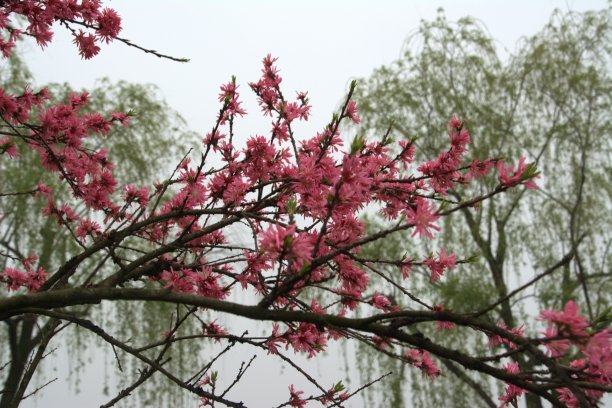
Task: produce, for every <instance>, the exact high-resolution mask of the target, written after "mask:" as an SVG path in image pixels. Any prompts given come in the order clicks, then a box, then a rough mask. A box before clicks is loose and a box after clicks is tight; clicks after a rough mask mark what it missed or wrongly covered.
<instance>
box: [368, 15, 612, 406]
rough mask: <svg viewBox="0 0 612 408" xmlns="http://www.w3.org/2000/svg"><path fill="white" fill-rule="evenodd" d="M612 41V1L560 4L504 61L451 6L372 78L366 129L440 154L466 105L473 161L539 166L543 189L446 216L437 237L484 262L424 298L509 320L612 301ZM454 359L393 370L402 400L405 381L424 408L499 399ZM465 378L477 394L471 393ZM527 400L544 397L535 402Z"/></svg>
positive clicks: (474, 346) (390, 250)
mask: <svg viewBox="0 0 612 408" xmlns="http://www.w3.org/2000/svg"><path fill="white" fill-rule="evenodd" d="M611 40H612V26H611V12H610V9H609V8H608V9H605V10H601V11H597V12H587V13H582V14H581V13H573V12H570V13H561V12H555V13H554V14H553V16H552V17H551V20H550V23H549V24H548V25H547V26H546V27H544V28H543V29H542V31H540V32H539V33H538V34H536V35H534V36H533V37H531V38H526V39H524V40H523V41H521V42H520V43H519V45H518V46H517V49H516V51H515V52H513V53H510V54H509V55H507V56H504V57H502V55H500V54H503V52H502V51H501V50H500V49H499V48H498V46H497V45H496V43H495V41H494V39H493V38H491V37H490V35H489V33H488V32H487V31H486V29H485V28H484V27H483V26H482V25H481V24H480V23H479V22H477V21H475V20H473V19H471V18H464V19H461V20H459V21H458V22H457V23H450V22H448V21H447V20H446V19H445V18H444V15H443V14H442V12H441V13H440V15H439V17H438V18H437V19H436V20H435V21H431V22H423V23H422V25H421V27H420V28H419V30H418V31H417V32H416V33H414V34H412V35H411V36H410V37H409V38H408V40H407V41H406V45H405V48H404V51H403V53H402V56H401V58H400V59H398V60H397V61H395V62H394V63H393V64H391V65H389V66H384V67H381V68H379V69H377V70H376V71H375V72H374V73H373V74H372V76H371V77H370V78H368V79H367V80H365V81H363V82H364V83H363V84H362V86H361V87H359V88H358V90H357V98H358V99H359V100H360V101H361V104H360V108H361V112H362V117H361V118H362V123H361V127H360V129H361V130H360V131H364V130H363V129H364V128H365V129H367V131H368V132H369V133H370V134H373V135H381V134H385V133H386V132H387V131H388V130H387V129H388V128H389V127H390V126H391V129H392V130H391V135H393V136H394V137H398V138H401V139H406V140H415V138H416V136H417V135H418V136H419V137H418V138H416V141H415V144H416V146H417V153H416V154H417V157H431V155H432V154H436V153H437V152H438V151H439V145H440V143H441V141H442V140H444V138H445V134H444V133H445V132H444V129H445V122H446V119H445V118H447V117H449V116H451V115H457V116H458V117H464V118H466V122H467V124H468V126H470V129H472V131H473V134H474V135H476V137H474V144H473V147H474V153H475V157H479V158H484V157H518V156H520V155H526V156H527V158H528V160H530V161H535V162H537V163H538V168H539V169H540V170H541V178H540V179H539V180H538V181H537V184H538V187H539V188H538V190H537V191H536V192H535V193H531V194H528V193H526V191H525V190H524V189H523V190H517V191H514V192H512V193H511V194H507V195H504V197H503V198H500V199H499V200H494V201H488V202H486V203H483V204H482V205H480V206H479V207H478V208H477V209H476V210H474V209H468V208H465V209H463V210H462V211H460V212H458V213H456V214H454V215H453V216H451V217H449V218H447V219H446V220H445V229H444V233H443V234H441V235H440V237H439V243H440V244H441V245H443V246H448V247H449V248H450V249H451V250H452V251H458V252H461V253H465V254H473V255H477V258H478V259H477V261H475V262H474V263H470V264H468V265H463V266H461V267H460V269H459V270H458V271H456V272H455V273H453V274H449V275H448V276H447V278H446V279H447V280H446V282H444V283H443V284H441V285H434V286H431V285H423V281H422V279H411V283H412V286H411V287H412V288H413V289H414V290H418V293H419V294H420V295H421V296H426V298H427V299H430V300H431V301H432V302H434V303H441V304H444V306H445V308H447V309H449V310H453V311H457V312H463V311H468V310H486V311H487V313H486V315H485V316H486V317H487V319H488V320H489V321H491V322H493V323H495V322H501V323H503V324H505V325H506V326H507V327H510V328H518V327H521V326H523V325H526V326H527V328H528V329H530V327H529V324H526V318H527V316H529V315H533V314H534V310H537V308H542V307H543V308H550V307H558V306H559V305H561V304H565V302H567V301H568V300H570V299H575V300H577V301H579V302H581V303H582V304H584V305H585V307H586V309H587V313H588V315H589V316H590V318H591V319H595V318H596V317H597V316H600V315H601V314H602V313H603V314H605V312H606V311H607V310H608V309H607V308H608V307H609V305H610V293H611V291H610V289H611V285H612V280H611V279H610V271H609V265H610V251H609V249H610V244H611V242H612V235H611V233H610V231H611V230H612V229H611V222H610V221H611V214H612V213H611V211H610V210H611V206H610V203H611V200H610V198H611V193H612V184H611V183H610V174H611V173H610V157H611V156H610V147H611V141H612V138H611V137H610V135H611V130H612V128H611V126H612V116H611V115H610V112H611V108H612V105H611V102H612V100H611V97H612V92H611V91H612V78H611V75H610V73H611V72H610V67H611V65H610V63H611V59H610V57H611V55H612V54H611V44H612V41H611ZM491 187H492V180H490V179H481V180H479V181H478V182H476V183H473V184H472V185H471V187H470V188H471V189H472V190H470V191H471V192H472V194H474V193H476V194H477V193H483V192H485V191H487V190H489V189H490V188H491ZM450 197H451V198H452V199H453V200H457V201H461V200H463V199H464V198H465V193H462V192H458V191H456V190H451V191H450ZM369 221H372V220H369ZM378 225H380V221H379V224H377V227H378ZM377 227H373V228H377ZM458 237H465V238H463V239H458ZM409 239H410V238H409V237H408V234H407V233H405V234H404V235H403V236H401V237H400V236H396V237H395V238H393V239H386V240H385V241H381V242H378V243H376V244H372V245H370V247H369V248H368V252H369V253H371V254H381V255H380V256H381V257H400V256H405V255H406V254H405V253H404V251H405V250H404V248H405V241H406V240H409ZM415 244H416V243H415ZM426 244H427V245H426V246H425V248H427V249H429V248H430V246H429V243H426ZM414 251H416V248H415V250H414ZM414 251H408V255H411V256H413V255H412V253H413V252H414ZM570 257H571V260H570ZM417 273H418V272H417ZM527 282H529V283H531V284H530V285H528V286H525V287H523V286H522V285H523V284H525V283H527ZM518 289H520V290H518ZM393 295H394V296H397V295H398V293H397V291H395V293H393ZM509 295H512V296H509ZM494 303H496V306H495V307H494V308H489V307H487V305H490V304H494ZM422 330H423V332H424V333H427V335H428V336H433V337H435V338H436V339H438V340H440V341H443V342H444V343H445V344H449V345H450V344H458V343H461V344H468V345H469V347H470V348H471V350H472V351H473V352H474V353H484V352H486V350H487V348H488V345H487V341H486V339H484V338H482V337H481V338H476V337H466V333H465V332H462V331H452V332H443V333H439V332H437V331H436V330H435V329H433V328H431V327H429V328H428V327H424V328H423V329H422ZM358 354H359V358H358V361H361V362H362V363H363V367H370V366H380V370H381V372H386V371H388V370H389V369H391V368H393V369H394V370H401V366H399V365H398V364H397V362H394V361H392V360H382V361H381V360H380V356H379V355H378V354H377V353H370V352H368V351H367V349H365V348H362V349H361V350H360V351H359V352H358ZM518 361H520V363H521V366H522V367H523V368H524V369H530V367H531V366H532V362H531V361H529V360H521V359H518ZM443 363H444V365H445V366H446V368H448V372H449V373H453V374H454V375H448V376H447V377H446V378H445V381H444V382H443V383H435V382H426V381H425V382H424V381H420V380H419V379H418V377H415V376H414V373H410V374H408V375H409V376H410V377H411V379H412V380H411V381H405V380H404V379H403V378H401V377H393V378H392V379H390V380H388V381H393V385H392V389H393V390H394V392H393V395H394V406H404V401H403V399H404V397H405V395H406V391H405V389H406V388H407V387H408V384H410V389H411V390H410V392H409V394H410V395H411V396H412V399H413V403H414V404H415V406H432V405H436V406H456V407H471V406H476V405H478V406H482V405H487V406H491V407H492V406H496V405H497V401H496V397H495V395H496V394H497V391H496V390H494V384H492V383H491V382H489V381H487V380H486V379H484V378H483V377H482V376H480V375H479V374H477V373H474V372H473V371H470V370H465V369H462V368H460V367H458V366H456V365H454V364H452V363H450V362H448V361H444V360H443ZM360 372H361V373H363V372H364V371H363V370H361V371H360ZM466 385H467V386H469V387H471V388H472V390H473V391H474V392H467V393H466V392H462V391H461V390H464V389H465V387H466ZM371 397H373V396H371ZM532 398H533V397H532ZM370 402H371V403H372V402H374V399H371V400H370ZM528 402H529V406H540V402H539V401H538V400H537V399H535V398H533V399H531V400H529V401H528ZM385 404H386V403H385Z"/></svg>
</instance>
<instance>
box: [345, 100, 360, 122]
mask: <svg viewBox="0 0 612 408" xmlns="http://www.w3.org/2000/svg"><path fill="white" fill-rule="evenodd" d="M357 112H359V109H357V104H356V103H355V101H353V100H350V101H348V104H347V105H346V116H348V118H349V119H350V120H352V121H353V122H354V123H359V122H361V119H359V116H357Z"/></svg>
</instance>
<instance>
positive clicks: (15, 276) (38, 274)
mask: <svg viewBox="0 0 612 408" xmlns="http://www.w3.org/2000/svg"><path fill="white" fill-rule="evenodd" d="M37 260H38V258H37V257H36V256H34V255H32V256H29V257H28V258H25V259H23V260H21V264H22V266H23V268H24V270H20V269H17V268H11V267H7V268H5V269H4V272H0V282H3V283H4V284H5V285H6V288H7V290H9V291H14V290H18V289H20V288H22V287H24V288H26V289H27V290H28V292H36V291H37V290H38V289H40V287H41V285H42V284H43V283H45V281H46V280H47V276H48V274H47V271H45V270H44V269H43V268H42V267H40V266H39V267H38V268H35V267H33V266H32V264H33V263H34V262H36V261H37Z"/></svg>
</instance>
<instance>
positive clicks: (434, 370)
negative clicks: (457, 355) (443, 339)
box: [404, 349, 440, 380]
mask: <svg viewBox="0 0 612 408" xmlns="http://www.w3.org/2000/svg"><path fill="white" fill-rule="evenodd" d="M404 358H405V359H406V361H407V362H408V364H410V365H413V366H415V367H417V368H420V369H421V371H422V372H423V375H425V376H427V377H429V378H430V379H432V380H433V379H435V378H436V377H438V376H439V375H440V369H439V368H438V366H436V363H435V361H433V360H432V359H431V356H430V355H429V353H428V352H427V351H425V350H419V349H410V350H408V351H406V353H405V354H404Z"/></svg>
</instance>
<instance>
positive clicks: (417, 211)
mask: <svg viewBox="0 0 612 408" xmlns="http://www.w3.org/2000/svg"><path fill="white" fill-rule="evenodd" d="M438 218H440V216H438V215H436V214H435V212H434V209H433V208H432V207H431V205H430V204H429V201H427V200H426V199H424V198H421V197H417V198H416V202H415V204H414V206H411V207H409V208H408V209H407V210H406V219H407V221H408V222H409V223H411V224H414V232H413V233H412V236H415V235H417V234H419V238H423V235H425V236H427V237H428V238H430V239H431V238H433V234H432V233H431V232H430V231H429V230H430V229H433V230H435V231H439V230H440V227H437V226H436V225H435V224H434V222H436V221H437V220H438Z"/></svg>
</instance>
